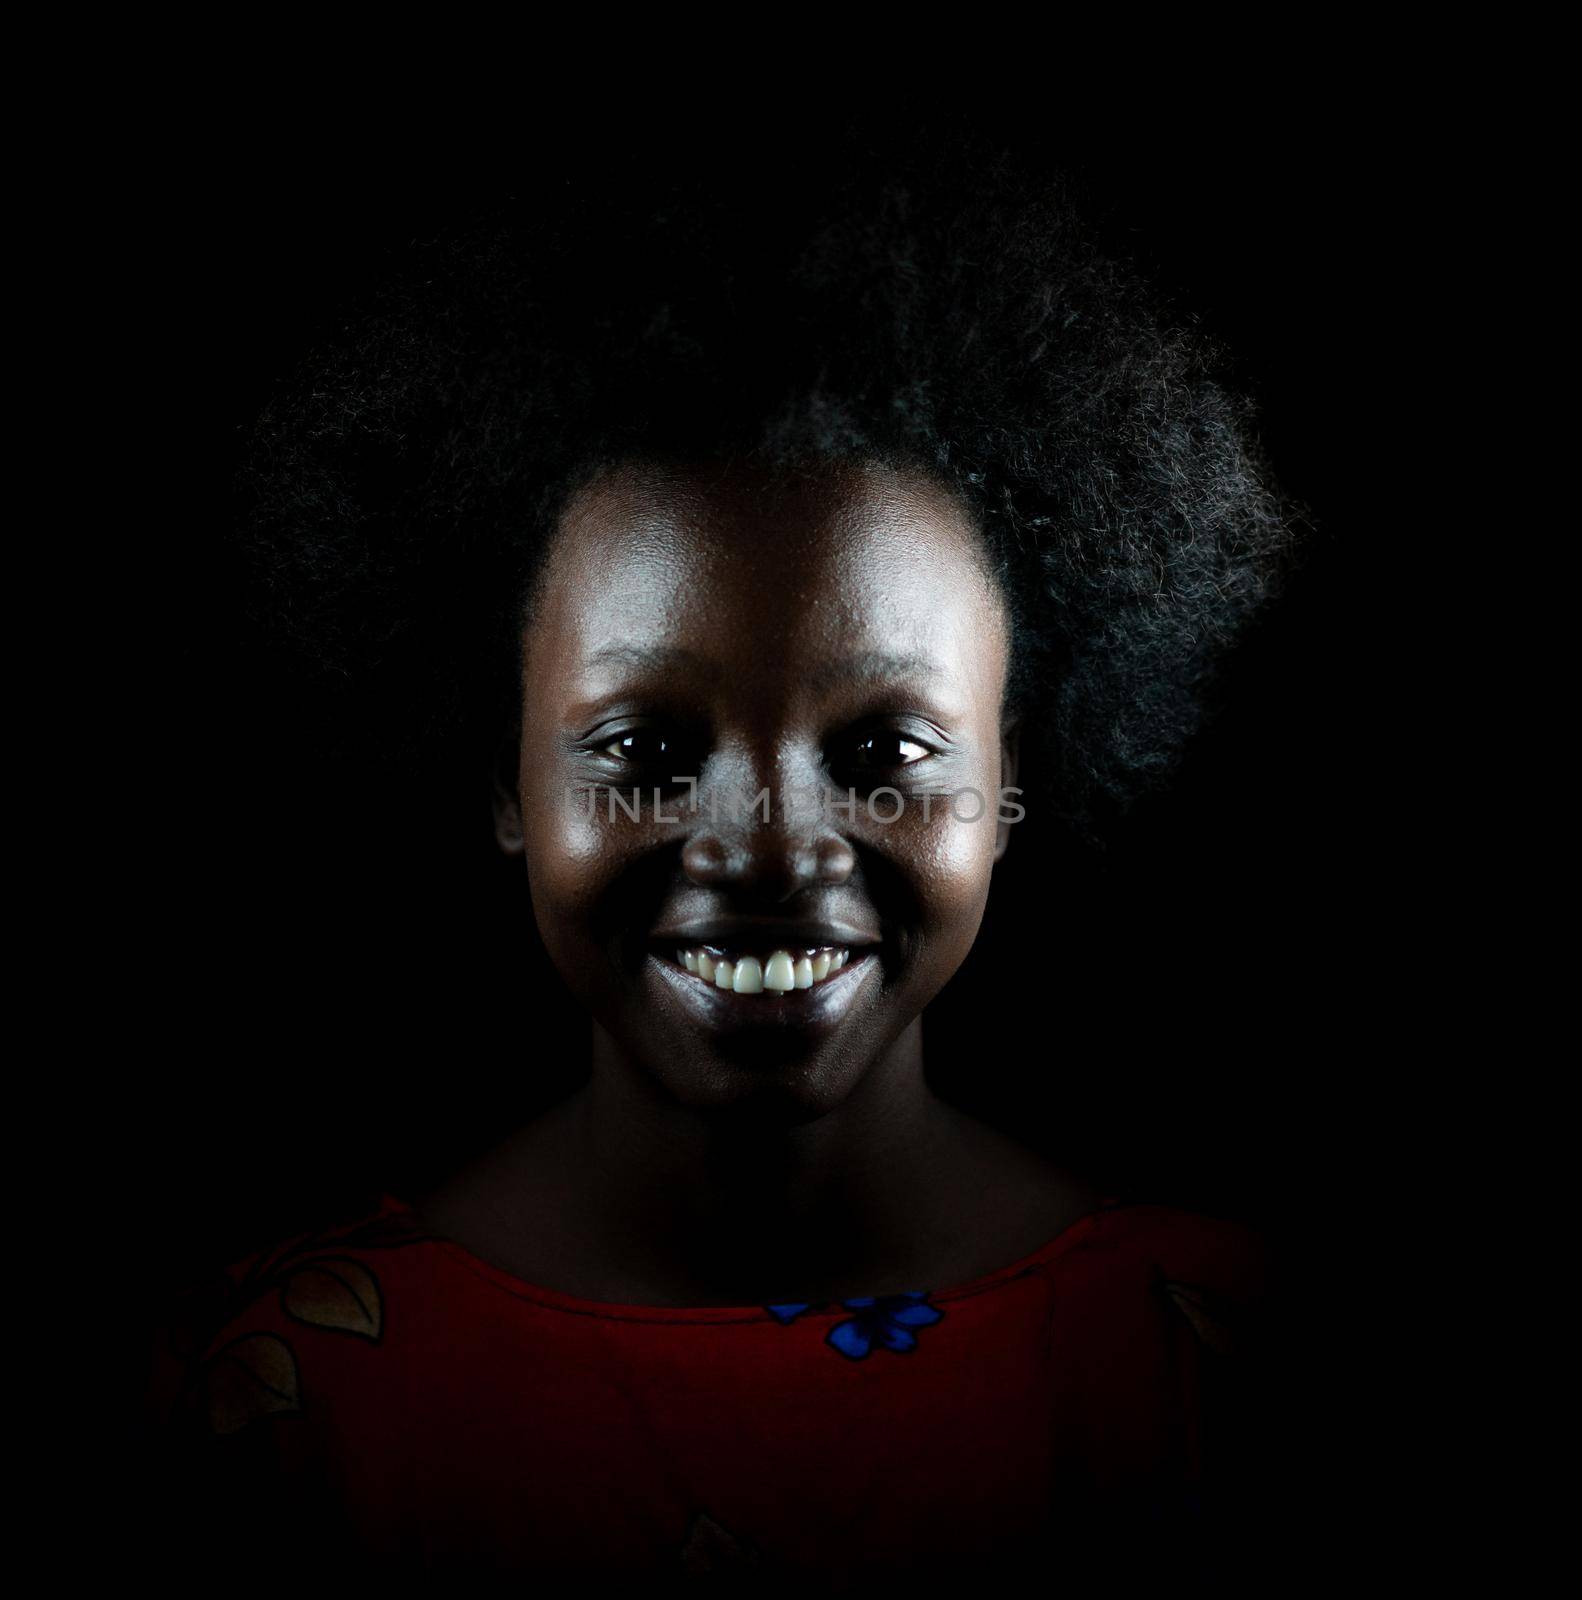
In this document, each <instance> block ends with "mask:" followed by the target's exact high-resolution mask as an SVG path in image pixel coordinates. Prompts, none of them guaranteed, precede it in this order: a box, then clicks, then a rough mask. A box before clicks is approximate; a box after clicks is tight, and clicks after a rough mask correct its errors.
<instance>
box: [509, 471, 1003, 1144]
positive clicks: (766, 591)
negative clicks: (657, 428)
mask: <svg viewBox="0 0 1582 1600" xmlns="http://www.w3.org/2000/svg"><path fill="white" fill-rule="evenodd" d="M1007 645H1008V639H1007V626H1006V619H1005V614H1004V609H1003V606H1002V603H1001V600H1000V597H999V594H998V592H997V590H996V588H995V585H994V582H993V579H992V577H991V576H990V575H989V574H988V572H987V569H986V567H985V565H984V560H983V557H982V554H981V550H980V545H979V535H978V534H977V532H976V530H975V529H974V528H973V526H972V524H971V522H970V520H969V518H968V514H967V513H966V511H965V510H964V509H963V508H961V507H959V506H958V505H957V504H956V502H955V501H954V500H953V499H952V498H951V497H950V496H949V494H948V493H947V492H946V491H945V490H943V489H942V488H940V487H938V486H936V485H934V484H933V483H932V482H931V481H930V480H928V479H927V478H926V477H923V476H920V475H912V474H906V473H901V472H897V471H894V470H891V469H888V468H881V467H878V466H863V467H842V468H839V469H828V470H825V471H823V472H822V473H820V474H819V475H817V476H816V477H814V478H812V479H799V480H797V481H796V482H794V483H789V484H788V483H785V482H783V481H775V480H772V479H770V478H769V477H767V476H766V475H764V474H762V473H760V472H758V471H756V470H754V469H747V468H743V467H736V466H732V467H729V468H726V467H721V466H696V467H694V466H664V467H651V466H636V465H632V466H627V467H624V468H622V469H620V470H618V471H615V472H612V473H609V474H607V475H605V476H604V477H603V478H601V479H600V480H598V481H597V482H596V483H595V484H593V485H592V486H591V487H589V488H586V489H584V490H583V491H582V492H581V493H580V494H579V495H578V496H576V497H575V498H574V499H573V501H572V503H571V504H570V506H569V507H568V509H567V511H566V513H565V515H564V516H563V518H562V521H561V525H560V528H559V530H558V533H557V537H556V540H555V542H554V545H553V548H552V550H551V551H550V554H549V557H548V561H547V564H546V567H545V570H544V574H543V578H542V582H541V585H540V590H539V594H538V598H537V600H536V603H535V605H534V608H533V614H532V618H531V620H530V622H529V624H528V627H527V629H526V631H525V634H524V640H523V704H522V727H523V734H522V742H521V757H520V764H519V769H518V772H517V785H516V792H515V793H514V794H513V793H505V792H502V793H501V795H500V796H499V797H498V801H497V807H496V818H497V832H498V835H499V839H500V843H501V845H502V847H503V848H505V849H507V850H509V851H513V852H518V853H521V854H524V855H525V857H526V865H527V872H528V880H529V884H530V887H531V892H532V901H533V909H534V914H535V916H536V918H537V921H538V926H539V929H540V931H541V934H542V936H543V939H544V943H545V945H546V947H547V949H548V951H549V954H550V956H551V959H552V960H553V961H554V963H555V965H556V967H557V968H558V970H559V971H560V973H561V975H562V976H563V977H564V979H565V981H566V982H567V983H568V984H569V985H570V987H571V989H572V990H573V992H574V993H575V994H576V995H577V996H578V997H579V998H580V999H581V1000H582V1001H583V1003H584V1004H585V1005H586V1006H587V1007H588V1009H589V1011H590V1012H591V1013H592V1015H593V1017H594V1019H595V1021H596V1023H597V1024H598V1025H599V1026H600V1027H602V1028H603V1029H604V1030H605V1032H606V1033H607V1034H608V1035H609V1037H610V1038H611V1039H612V1040H613V1041H614V1042H615V1044H616V1046H617V1047H618V1050H619V1053H620V1055H621V1057H622V1058H624V1059H626V1060H627V1061H629V1062H631V1063H634V1064H635V1066H636V1068H637V1070H640V1071H642V1072H644V1073H646V1074H648V1075H649V1076H650V1077H651V1078H652V1079H653V1080H654V1081H656V1082H657V1084H658V1085H659V1086H661V1088H662V1090H663V1092H664V1093H665V1094H666V1095H667V1096H669V1097H670V1098H671V1099H672V1100H674V1101H675V1102H678V1103H680V1104H684V1105H688V1106H693V1107H697V1108H699V1109H707V1108H716V1107H722V1106H737V1105H740V1104H742V1103H743V1102H748V1101H752V1102H755V1103H757V1104H760V1105H762V1104H768V1105H772V1106H774V1107H775V1108H776V1112H777V1114H780V1115H784V1116H787V1117H789V1118H791V1119H792V1120H799V1121H801V1120H808V1119H811V1118H814V1117H818V1116H821V1115H823V1114H825V1113H827V1112H828V1111H830V1110H832V1109H834V1108H835V1107H836V1106H838V1105H839V1104H840V1103H841V1102H842V1101H843V1100H844V1099H845V1098H846V1097H847V1096H848V1095H850V1094H851V1092H852V1090H853V1089H854V1088H855V1087H856V1086H857V1085H858V1084H859V1083H860V1082H861V1081H862V1080H863V1078H864V1075H865V1074H866V1073H867V1072H868V1071H869V1070H870V1068H871V1067H872V1066H873V1064H874V1063H875V1062H876V1061H879V1060H880V1059H881V1058H883V1057H885V1056H886V1055H887V1053H888V1052H889V1051H890V1050H891V1047H892V1046H894V1045H895V1044H896V1042H897V1041H898V1040H899V1039H901V1037H902V1035H903V1034H904V1033H905V1031H906V1030H907V1029H908V1028H909V1027H911V1026H912V1025H913V1024H914V1023H915V1022H916V1019H917V1018H918V1016H919V1014H920V1013H921V1011H922V1009H923V1007H924V1006H925V1005H927V1003H928V1002H929V1001H930V1000H931V999H932V998H933V997H934V995H936V994H937V993H938V992H939V990H940V988H941V987H942V986H943V985H944V984H945V982H946V981H947V980H948V979H949V978H950V976H951V974H952V973H954V972H955V971H956V969H957V967H958V966H959V965H960V964H961V962H962V960H963V958H964V957H965V956H966V954H967V951H968V949H969V948H970V947H971V945H972V942H973V939H974V938H975V936H976V934H977V931H978V927H979V924H980V922H981V919H982V916H983V911H984V906H985V903H986V901H987V898H988V892H989V882H990V877H991V874H992V870H993V866H994V863H995V861H996V860H997V859H998V858H999V855H1000V853H1001V852H1002V851H1003V849H1004V846H1005V840H1006V830H1005V828H1004V827H1003V826H997V823H996V817H997V812H998V809H999V797H1000V790H1001V786H1002V784H1010V783H1012V782H1014V767H1013V748H1014V747H1013V745H1012V743H1011V741H1010V739H1009V737H1008V736H1007V730H1006V729H1005V728H1003V726H1002V720H1001V696H1002V691H1003V686H1004V682H1005V672H1006V651H1007ZM656 791H657V793H656ZM764 791H768V793H767V797H766V796H765V794H764ZM766 811H767V816H766V814H765V813H766ZM634 812H635V813H636V814H635V815H634V814H633V813H634ZM975 813H978V814H976V815H975Z"/></svg>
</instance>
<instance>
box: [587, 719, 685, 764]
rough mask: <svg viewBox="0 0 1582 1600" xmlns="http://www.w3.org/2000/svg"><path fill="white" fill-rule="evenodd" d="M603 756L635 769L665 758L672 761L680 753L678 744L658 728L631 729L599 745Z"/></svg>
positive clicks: (660, 761)
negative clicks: (613, 758)
mask: <svg viewBox="0 0 1582 1600" xmlns="http://www.w3.org/2000/svg"><path fill="white" fill-rule="evenodd" d="M600 749H601V750H602V752H603V753H604V754H605V755H608V756H614V757H615V759H616V760H617V761H626V762H629V763H630V764H631V765H633V766H636V767H651V766H657V765H659V764H660V763H662V762H663V761H664V760H665V759H666V758H667V757H669V758H670V759H672V760H674V758H675V757H676V756H677V755H678V754H679V752H680V742H679V741H678V740H676V739H674V738H673V737H671V736H670V735H669V734H667V733H665V732H663V731H662V730H660V729H658V728H633V729H632V730H631V731H630V732H628V733H623V734H621V735H620V736H619V737H618V738H615V739H612V740H611V741H610V742H609V743H608V744H606V745H601V746H600Z"/></svg>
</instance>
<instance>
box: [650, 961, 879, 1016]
mask: <svg viewBox="0 0 1582 1600" xmlns="http://www.w3.org/2000/svg"><path fill="white" fill-rule="evenodd" d="M648 960H649V962H650V964H651V965H652V966H654V967H656V968H657V969H658V972H659V977H660V980H661V982H662V983H663V984H664V985H665V990H666V992H667V993H668V994H669V995H671V996H673V997H674V999H675V1000H677V1001H678V1002H679V1003H680V1004H681V1005H682V1006H683V1007H684V1008H685V1009H686V1012H687V1015H688V1016H689V1017H690V1018H692V1019H693V1020H694V1021H695V1022H698V1023H701V1024H702V1025H703V1026H704V1027H707V1028H719V1029H736V1028H751V1027H754V1026H757V1027H771V1028H782V1029H783V1028H793V1029H806V1030H808V1031H809V1032H815V1031H819V1032H822V1031H824V1030H827V1029H829V1028H832V1027H834V1026H836V1025H837V1024H838V1023H839V1022H840V1021H841V1019H842V1018H843V1017H845V1016H846V1015H847V1014H848V1013H849V1012H850V1011H851V1009H852V1007H853V1005H854V1004H855V1003H856V1001H857V999H858V997H859V995H861V994H862V993H863V992H864V991H865V990H866V989H868V988H869V987H870V985H871V983H873V982H877V980H878V976H879V963H878V961H877V960H875V959H874V954H873V952H872V951H871V950H865V951H863V952H862V954H860V955H858V954H855V953H854V954H853V955H852V957H851V959H850V960H848V961H847V963H846V965H845V966H844V967H842V968H841V969H840V971H839V972H837V973H836V974H835V975H834V976H833V977H829V978H825V979H823V980H822V981H821V982H819V983H815V984H814V985H813V987H812V988H811V989H787V990H785V991H784V992H781V993H776V992H775V991H773V990H768V989H766V990H764V991H763V992H762V993H761V994H737V993H736V991H735V990H734V989H721V988H720V987H719V986H718V985H717V984H713V983H705V982H704V980H703V979H702V978H699V977H696V976H694V975H693V974H692V973H690V972H688V971H686V970H685V968H683V967H678V966H677V965H676V964H675V963H674V962H673V961H667V960H666V959H665V958H664V957H663V956H656V955H652V954H651V955H650V956H649V958H648Z"/></svg>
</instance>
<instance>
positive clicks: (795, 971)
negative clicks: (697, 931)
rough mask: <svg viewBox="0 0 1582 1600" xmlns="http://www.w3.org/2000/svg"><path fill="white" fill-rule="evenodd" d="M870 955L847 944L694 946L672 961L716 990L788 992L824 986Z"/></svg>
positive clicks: (676, 955)
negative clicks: (737, 947)
mask: <svg viewBox="0 0 1582 1600" xmlns="http://www.w3.org/2000/svg"><path fill="white" fill-rule="evenodd" d="M865 953H866V952H865V951H863V950H861V949H857V950H853V949H852V948H851V947H849V946H846V945H820V946H817V947H815V948H807V947H795V946H779V947H777V948H775V949H771V950H761V951H750V950H726V949H721V948H719V947H718V946H715V945H694V946H693V947H691V948H690V949H681V950H676V951H675V952H674V954H673V955H671V956H668V957H667V959H669V960H670V961H672V962H673V964H674V965H675V966H678V967H680V968H681V969H682V971H684V972H688V973H690V974H691V975H692V976H693V977H694V978H695V979H697V981H698V982H699V983H700V984H704V985H709V986H712V987H713V988H716V989H728V990H730V991H731V992H732V993H733V994H749V995H753V994H763V995H786V994H792V993H794V992H795V991H796V990H798V989H818V988H821V987H822V986H823V985H824V984H826V983H828V982H829V981H830V979H832V978H833V977H835V976H836V974H837V973H839V972H842V971H843V970H844V969H845V968H846V967H847V966H849V965H850V964H851V963H852V962H853V961H861V960H862V958H863V956H864V954H865Z"/></svg>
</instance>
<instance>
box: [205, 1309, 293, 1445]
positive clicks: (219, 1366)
mask: <svg viewBox="0 0 1582 1600" xmlns="http://www.w3.org/2000/svg"><path fill="white" fill-rule="evenodd" d="M203 1406H204V1414H205V1415H206V1417H207V1418H208V1423H209V1426H210V1427H211V1428H212V1429H213V1430H214V1432H216V1433H235V1432H236V1431H237V1430H238V1429H240V1428H245V1427H246V1426H247V1424H248V1423H249V1422H253V1421H256V1420H257V1419H258V1418H259V1417H265V1416H269V1415H271V1414H281V1413H290V1412H296V1411H300V1410H301V1409H302V1407H301V1403H300V1395H299V1392H298V1387H297V1359H296V1357H295V1356H294V1355H293V1354H292V1353H291V1346H290V1345H288V1344H287V1343H286V1341H285V1340H284V1339H281V1338H278V1337H277V1336H276V1335H275V1334H272V1333H249V1334H246V1335H245V1336H243V1337H242V1338H240V1339H237V1340H234V1341H233V1342H232V1343H230V1344H228V1345H226V1346H225V1348H224V1349H223V1350H221V1351H219V1352H218V1353H217V1354H215V1355H214V1356H212V1357H211V1358H210V1359H209V1360H208V1361H207V1362H206V1363H205V1365H204V1371H203Z"/></svg>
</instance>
